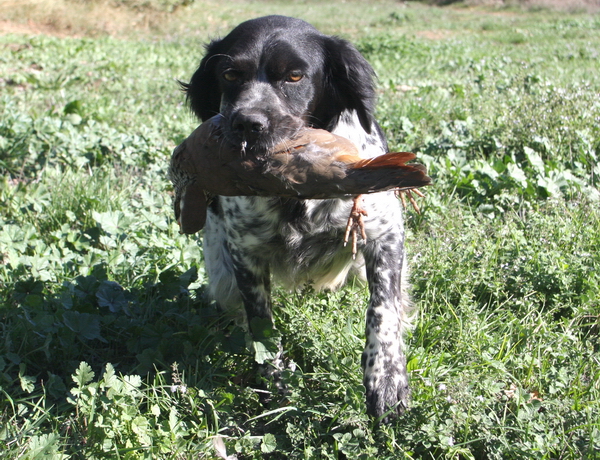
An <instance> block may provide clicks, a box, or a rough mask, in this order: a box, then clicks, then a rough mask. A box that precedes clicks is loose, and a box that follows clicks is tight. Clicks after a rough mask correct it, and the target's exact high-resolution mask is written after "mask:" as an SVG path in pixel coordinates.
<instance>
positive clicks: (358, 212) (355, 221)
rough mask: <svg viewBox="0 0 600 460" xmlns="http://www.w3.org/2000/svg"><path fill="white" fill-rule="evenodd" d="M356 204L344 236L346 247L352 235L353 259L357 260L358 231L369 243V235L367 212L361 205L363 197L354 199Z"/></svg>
mask: <svg viewBox="0 0 600 460" xmlns="http://www.w3.org/2000/svg"><path fill="white" fill-rule="evenodd" d="M353 201H354V204H353V205H352V210H351V211H350V216H349V217H348V223H347V224H346V233H345V234H344V246H346V245H347V244H348V240H349V237H350V235H352V258H353V259H355V258H356V252H357V244H358V231H359V230H360V236H361V238H362V239H363V240H364V241H367V233H366V232H365V223H364V221H363V216H366V215H367V211H365V210H364V209H363V207H362V206H361V205H360V202H361V201H362V197H360V196H357V197H355V198H354V199H353Z"/></svg>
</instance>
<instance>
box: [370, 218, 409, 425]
mask: <svg viewBox="0 0 600 460" xmlns="http://www.w3.org/2000/svg"><path fill="white" fill-rule="evenodd" d="M403 236H404V235H403V231H402V228H398V229H390V230H389V231H388V232H387V233H385V234H383V235H381V236H380V237H379V238H377V239H376V240H374V241H373V240H372V241H370V242H369V243H367V244H366V245H365V248H364V250H363V254H364V257H365V262H366V269H367V279H368V282H369V290H370V294H371V298H370V301H369V306H368V308H367V315H366V345H365V350H364V352H363V355H362V367H363V371H364V380H363V382H364V385H365V388H366V396H367V412H368V413H369V414H370V415H372V416H374V417H378V418H379V417H382V416H384V415H385V414H386V413H388V412H390V414H389V415H387V416H386V417H385V418H384V420H383V421H386V420H389V419H390V418H391V417H393V416H394V415H395V414H396V413H401V412H403V411H404V410H405V409H406V408H407V407H408V399H409V386H408V374H407V371H406V356H405V354H404V350H403V332H404V331H403V329H404V327H405V324H406V323H407V317H408V313H409V309H410V301H409V299H408V294H407V292H406V287H407V280H406V279H405V278H406V274H407V269H406V260H405V257H404V242H403V239H404V238H403Z"/></svg>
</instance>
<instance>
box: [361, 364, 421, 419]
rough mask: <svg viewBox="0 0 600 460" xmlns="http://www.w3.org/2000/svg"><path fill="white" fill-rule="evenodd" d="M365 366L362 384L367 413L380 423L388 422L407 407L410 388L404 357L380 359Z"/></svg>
mask: <svg viewBox="0 0 600 460" xmlns="http://www.w3.org/2000/svg"><path fill="white" fill-rule="evenodd" d="M376 361H377V360H375V362H371V363H368V364H373V365H372V366H369V365H368V364H367V366H366V368H365V376H364V381H363V382H364V385H365V388H366V397H367V413H368V414H369V415H371V416H373V417H375V418H376V419H378V420H380V421H381V422H382V423H387V422H390V421H391V420H392V419H393V418H395V417H396V416H398V415H400V414H402V413H403V412H404V411H405V410H406V409H408V403H409V399H410V388H409V385H408V374H407V372H406V358H405V357H404V356H402V355H401V356H397V357H396V359H393V360H390V359H389V357H387V359H380V360H378V361H380V362H379V363H377V362H376Z"/></svg>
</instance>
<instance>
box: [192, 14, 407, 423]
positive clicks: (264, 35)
mask: <svg viewBox="0 0 600 460" xmlns="http://www.w3.org/2000/svg"><path fill="white" fill-rule="evenodd" d="M373 80H374V71H373V69H372V68H371V66H370V65H369V64H368V63H367V61H366V60H365V59H364V58H363V57H362V55H361V54H360V53H359V52H358V51H357V50H356V49H355V48H354V47H353V46H352V45H351V44H350V43H348V42H347V41H345V40H342V39H340V38H337V37H331V36H326V35H323V34H321V33H320V32H318V31H317V30H316V29H315V28H313V27H312V26H311V25H309V24H307V23H306V22H304V21H301V20H299V19H293V18H288V17H283V16H267V17H263V18H258V19H253V20H250V21H246V22H244V23H242V24H241V25H239V26H238V27H236V28H235V29H234V30H233V31H232V32H231V33H229V35H227V36H226V37H225V38H223V39H221V40H213V41H212V42H211V43H210V44H209V45H207V50H206V55H205V57H204V58H203V59H202V61H201V63H200V66H199V68H198V69H197V71H196V72H195V73H194V75H193V76H192V78H191V81H190V82H189V83H188V84H185V85H184V87H185V90H186V92H187V97H188V101H189V103H190V106H191V108H192V110H193V111H194V112H195V113H196V114H197V115H198V117H200V118H201V119H202V120H207V119H208V118H210V117H212V116H214V115H216V114H217V113H221V114H222V115H223V117H224V120H225V123H224V126H223V131H224V134H225V136H226V137H227V138H228V139H229V140H230V141H232V142H234V143H236V144H239V145H240V146H241V147H242V148H247V149H265V148H268V147H270V146H272V145H275V144H277V143H278V142H280V141H281V140H283V139H285V138H288V137H289V136H290V135H292V134H293V133H294V132H295V131H296V130H297V129H298V128H299V127H301V126H304V125H308V126H312V127H315V128H321V129H326V130H329V131H331V132H334V133H336V134H339V135H341V136H344V137H346V138H348V139H350V140H352V141H353V142H354V143H355V144H356V145H357V146H358V147H359V149H360V152H361V155H362V156H364V157H374V156H377V155H380V154H382V153H385V152H387V142H386V140H385V138H384V136H383V135H382V132H381V129H380V128H379V126H378V124H377V123H376V122H375V120H374V118H373V110H374V104H375V87H374V81H373ZM351 206H352V200H351V199H350V198H348V199H332V200H294V199H282V198H264V197H217V199H215V200H214V201H213V203H212V205H211V207H210V209H209V212H208V218H207V222H206V227H205V231H204V257H205V262H206V270H207V272H208V277H209V294H210V295H211V296H212V297H213V299H215V300H216V301H217V302H218V304H219V305H220V306H221V307H223V308H227V309H232V308H237V307H242V306H243V307H244V309H241V308H240V310H242V311H244V310H245V314H246V320H247V321H250V320H251V319H252V318H255V317H258V318H263V319H264V318H268V319H272V313H271V295H270V284H271V277H272V276H273V278H275V279H276V280H278V281H280V282H282V283H284V284H285V285H287V286H299V285H302V284H304V283H312V284H313V285H314V286H315V287H316V288H335V287H338V286H339V285H340V284H342V283H343V282H344V280H345V279H346V277H347V275H348V274H349V273H350V272H353V271H357V272H364V271H366V278H367V281H368V284H369V290H370V295H371V298H370V301H369V305H368V309H367V314H366V346H365V350H364V353H363V356H362V366H363V370H364V385H365V387H366V396H367V409H368V412H369V413H370V414H371V415H373V416H375V417H381V416H383V415H384V414H386V413H390V411H391V413H392V414H393V413H394V412H396V411H397V412H401V411H402V410H404V408H406V407H407V404H408V396H409V387H408V376H407V372H406V358H405V355H404V351H403V340H402V337H403V331H404V329H405V328H406V326H407V324H408V313H409V310H410V301H409V298H408V295H407V281H406V278H407V267H406V257H405V252H404V226H403V215H402V209H401V206H400V204H399V202H398V200H397V198H396V197H395V196H394V194H393V193H392V192H389V193H387V192H386V193H377V194H372V195H366V196H364V208H365V210H366V211H367V212H368V216H367V217H365V229H366V234H367V240H366V242H365V241H360V242H359V252H360V253H359V256H358V257H357V258H356V260H354V259H353V258H352V254H351V249H350V248H349V247H344V245H343V236H344V230H345V227H346V222H347V219H348V216H349V212H350V209H351Z"/></svg>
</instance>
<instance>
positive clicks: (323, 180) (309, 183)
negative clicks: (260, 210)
mask: <svg viewBox="0 0 600 460" xmlns="http://www.w3.org/2000/svg"><path fill="white" fill-rule="evenodd" d="M220 123H221V117H220V116H216V117H213V118H211V119H210V120H208V121H206V122H204V123H203V124H202V125H200V126H199V127H198V128H197V129H196V130H195V131H194V132H192V134H191V135H190V136H189V137H188V138H187V139H186V140H185V141H183V142H182V143H181V144H180V145H179V146H178V147H177V148H176V149H175V151H174V152H173V156H172V158H171V164H170V167H169V177H170V178H171V181H172V182H173V185H174V189H175V202H174V207H175V215H176V217H177V219H178V222H179V223H180V226H181V231H182V232H183V233H195V232H197V231H198V230H200V229H201V228H202V227H203V226H204V223H205V219H206V207H207V203H208V200H209V199H210V196H211V195H225V196H257V195H258V196H280V197H287V198H305V199H306V198H338V197H342V196H353V195H354V196H355V195H360V194H364V193H372V192H380V191H384V190H390V189H395V190H407V189H413V188H416V187H421V186H424V185H427V184H429V183H430V181H431V180H430V178H429V177H428V176H427V171H426V168H425V166H423V165H420V164H406V162H407V161H410V160H412V159H413V158H415V155H414V154H412V153H408V152H400V153H386V154H385V155H381V156H378V157H375V158H370V159H363V158H361V157H360V156H359V155H358V150H357V148H356V146H355V145H354V144H353V143H352V142H350V141H349V140H347V139H345V138H343V137H340V136H337V135H335V134H332V133H330V132H328V131H324V130H319V129H311V128H306V129H303V130H301V131H299V132H298V133H297V134H296V135H295V136H294V137H292V138H291V139H287V140H285V141H283V142H281V143H280V144H278V145H276V146H275V147H273V148H272V149H271V150H270V151H268V152H258V153H256V152H253V151H247V152H246V151H244V150H243V149H242V148H241V147H240V146H233V145H231V144H229V143H228V142H227V141H226V140H225V139H224V137H223V136H222V133H221V129H220Z"/></svg>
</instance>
